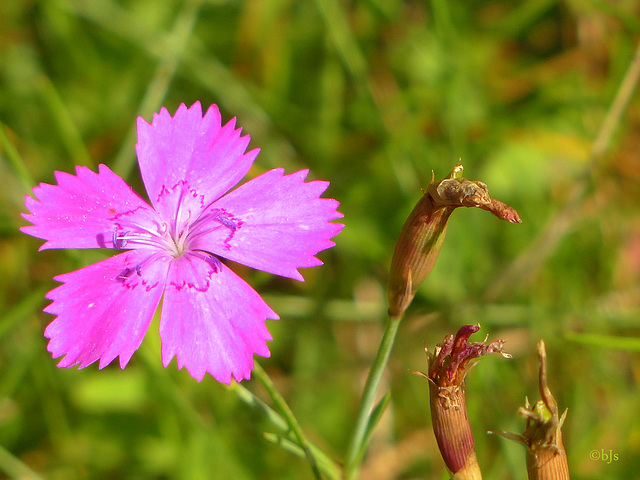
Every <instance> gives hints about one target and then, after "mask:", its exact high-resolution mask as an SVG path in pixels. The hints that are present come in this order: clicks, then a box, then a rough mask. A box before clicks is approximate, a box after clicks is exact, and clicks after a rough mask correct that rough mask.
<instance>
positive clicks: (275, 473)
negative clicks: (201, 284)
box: [0, 0, 640, 480]
mask: <svg viewBox="0 0 640 480" xmlns="http://www.w3.org/2000/svg"><path fill="white" fill-rule="evenodd" d="M639 15H640V2H639V1H637V0H618V1H607V0H573V1H570V0H568V1H564V2H563V1H557V0H525V1H516V2H514V1H508V0H493V1H491V0H470V1H466V2H451V1H448V0H432V1H418V0H415V1H400V0H350V1H346V0H315V1H311V0H248V1H232V0H228V1H224V0H219V1H216V0H199V1H198V0H187V1H180V0H169V1H158V0H118V1H114V0H40V1H39V0H18V1H3V2H1V3H0V120H1V121H2V123H3V127H4V129H3V132H2V136H3V137H4V138H3V139H2V156H1V157H0V169H1V178H2V184H3V186H2V189H1V191H0V201H1V202H2V203H1V205H2V209H0V232H1V237H0V242H1V248H0V269H1V270H0V276H1V278H2V282H0V285H1V287H0V446H1V447H2V448H1V449H0V471H2V472H5V474H6V475H7V478H9V477H11V476H12V475H13V476H16V475H17V473H16V472H21V471H23V470H24V467H25V466H28V468H30V469H32V470H33V471H35V472H37V473H38V474H39V475H40V478H46V479H52V480H57V479H61V480H62V479H64V480H75V479H214V478H215V479H241V480H242V479H301V478H311V477H312V476H311V472H310V470H309V466H308V464H307V463H306V462H305V461H304V460H303V459H300V458H298V457H296V456H294V455H292V454H291V453H289V452H287V451H285V450H283V449H282V448H280V447H279V446H277V445H275V444H274V443H272V442H270V441H268V439H266V438H265V436H264V433H265V432H272V433H278V430H277V429H276V428H275V427H274V426H273V425H272V424H271V423H270V422H269V421H268V420H267V419H266V417H265V415H264V414H263V412H261V411H260V410H258V409H254V408H251V407H249V406H247V405H246V404H245V403H243V402H242V401H241V399H240V398H239V396H238V395H237V394H236V391H235V390H234V389H233V388H231V389H228V388H226V387H225V386H222V385H220V384H218V383H217V382H215V381H214V380H213V379H212V378H211V377H208V376H207V377H205V379H204V381H203V382H202V383H198V382H196V381H195V380H194V379H193V378H191V377H190V376H189V375H188V373H187V372H186V371H184V370H183V371H177V369H176V364H175V361H174V362H173V363H172V364H171V365H170V366H169V367H168V368H167V369H163V368H162V366H161V360H160V353H159V338H158V334H157V324H155V325H152V327H151V329H150V332H149V334H148V335H147V338H146V339H145V342H144V343H143V345H142V347H141V349H140V350H139V351H138V352H137V353H136V354H135V355H134V356H133V358H132V360H131V362H130V364H129V366H128V367H127V368H126V369H125V370H121V369H120V368H119V367H118V365H117V362H114V363H113V364H112V365H110V366H109V367H107V368H105V369H104V370H102V371H99V370H98V369H97V366H96V365H92V366H90V367H88V368H86V369H84V370H80V371H78V370H76V369H70V370H66V369H64V370H63V369H57V368H56V367H55V364H56V361H55V360H52V359H51V358H50V355H49V353H48V352H47V351H46V343H47V342H46V339H45V338H44V337H43V334H42V332H43V329H44V327H45V326H46V324H47V323H48V322H50V321H51V320H52V318H51V316H49V315H47V314H44V313H42V308H43V307H44V306H45V305H46V304H47V301H46V300H45V299H44V295H45V293H46V292H47V291H48V290H50V289H52V288H53V287H54V285H55V284H56V283H55V282H54V281H53V280H52V277H53V276H54V275H56V274H58V273H62V272H67V271H71V270H75V269H78V268H81V267H82V266H85V265H87V264H89V263H92V262H94V261H96V260H97V259H100V258H104V256H105V255H107V254H110V253H111V252H93V251H51V250H48V251H45V252H41V253H38V252H37V249H38V247H39V246H40V245H41V243H42V242H41V241H39V240H37V239H34V238H31V237H27V236H26V235H23V234H21V233H20V232H19V231H18V227H19V226H21V225H25V224H26V222H25V221H24V220H23V219H22V218H21V216H20V212H23V211H24V206H23V203H24V194H25V193H28V192H29V191H30V188H31V187H32V186H34V185H35V184H37V183H39V182H47V183H52V182H53V171H54V170H63V171H72V169H73V167H74V165H88V166H90V167H91V168H94V169H95V168H96V166H97V165H98V164H99V163H105V164H107V165H109V166H110V167H111V168H112V169H114V170H115V171H116V172H117V173H119V174H120V175H122V176H123V177H124V178H125V179H127V180H128V181H129V182H130V183H132V184H133V185H134V186H135V188H136V189H137V190H138V191H140V192H144V190H143V187H142V185H141V182H140V179H139V173H138V171H137V165H136V160H135V152H134V144H135V141H136V139H135V129H134V126H135V119H136V117H137V116H138V115H143V116H144V117H145V118H146V119H147V120H150V119H151V116H152V113H153V112H155V111H158V110H159V108H160V106H162V105H164V106H166V107H167V108H168V109H169V110H170V111H171V112H172V113H173V112H174V111H175V109H176V108H177V106H178V105H179V104H180V103H182V102H185V103H187V104H188V105H191V104H192V103H193V102H194V101H196V100H200V101H201V102H202V103H203V105H204V106H205V108H206V106H208V105H209V104H211V103H217V104H218V105H219V106H220V108H221V110H222V112H223V119H224V120H225V121H226V120H229V119H230V118H232V117H234V116H236V117H237V119H238V124H239V125H240V126H242V127H243V128H244V132H245V133H248V134H250V135H251V138H252V140H251V146H252V147H260V148H261V153H260V155H259V156H258V159H257V161H256V164H255V166H254V168H253V170H252V171H251V172H250V173H251V175H257V174H259V173H261V172H262V171H264V170H267V169H270V168H273V167H276V166H283V167H285V168H286V170H287V171H288V172H292V171H295V170H297V169H301V168H309V169H310V170H311V174H310V178H319V179H325V180H330V181H331V186H330V187H329V190H328V192H327V195H328V196H331V197H334V198H337V199H338V200H339V201H340V202H341V204H342V206H341V208H340V210H341V211H342V212H343V213H344V215H345V218H344V223H345V224H346V227H345V229H344V231H343V233H342V234H340V236H338V237H337V238H336V241H337V246H336V247H335V248H333V249H331V250H329V251H325V252H322V253H321V254H320V258H321V259H322V260H323V261H324V262H325V266H323V267H319V268H315V269H310V270H307V271H305V272H303V273H304V275H305V278H306V282H305V283H298V282H294V281H289V280H284V279H280V278H276V277H273V276H270V275H267V274H264V273H261V272H255V271H252V270H249V269H240V272H241V274H242V275H243V276H244V277H245V278H246V279H247V281H248V282H249V283H251V285H253V286H254V288H256V289H257V290H258V291H259V292H260V293H261V294H263V295H264V297H265V298H266V299H267V301H268V302H269V303H270V305H271V306H272V307H273V308H274V309H275V310H276V311H277V312H278V313H279V314H280V316H281V320H280V321H278V322H269V323H268V326H269V329H270V331H271V332H272V335H273V337H274V340H273V341H272V342H271V343H270V348H271V349H272V357H271V358H269V359H261V360H260V363H261V365H263V367H264V368H265V369H266V370H267V372H268V373H269V374H270V375H271V377H272V378H273V379H274V381H275V383H276V385H277V386H278V388H279V389H280V391H281V392H282V393H283V394H284V396H285V398H286V399H287V401H288V402H289V404H290V406H291V408H292V409H293V411H294V413H295V414H296V416H297V418H298V420H299V421H300V423H301V425H302V427H303V428H304V430H305V432H306V433H307V434H308V436H309V437H310V438H311V439H312V440H313V441H314V442H316V443H318V444H319V445H321V446H322V447H323V448H325V449H326V451H327V452H329V453H330V454H331V455H332V456H333V457H334V458H335V459H336V460H340V459H341V458H343V456H344V452H345V449H346V444H347V441H348V438H349V435H350V433H351V428H352V426H353V416H354V413H355V410H356V408H357V405H358V400H359V397H360V391H361V388H362V383H363V381H364V378H365V376H366V373H367V371H368V368H369V366H370V364H371V360H372V358H373V356H374V355H375V351H376V348H377V345H378V342H379V339H380V335H381V332H382V328H383V324H384V319H385V311H386V304H385V303H386V300H385V293H384V290H385V285H386V279H387V271H388V268H389V262H390V258H391V254H392V252H393V246H394V242H395V240H396V238H397V235H398V233H399V231H400V228H401V227H402V224H403V222H404V220H405V218H406V216H407V215H408V214H409V212H410V211H411V208H412V206H413V205H414V204H415V203H416V202H417V201H418V199H419V197H420V195H421V192H420V188H425V187H426V186H427V185H428V183H429V180H430V179H431V172H432V170H433V171H435V174H436V177H439V178H442V177H444V176H446V175H447V174H448V173H449V171H450V170H451V168H452V167H453V166H454V165H455V164H456V162H457V160H458V158H462V160H463V163H464V166H465V176H466V177H467V178H471V179H479V180H482V181H484V182H486V183H487V184H488V186H489V189H490V192H491V193H492V195H493V196H494V197H496V198H498V199H501V200H503V201H505V202H507V203H509V204H511V205H513V206H514V207H515V208H516V209H517V210H518V211H519V213H520V216H521V217H522V219H523V223H522V224H521V225H510V224H507V223H506V222H500V221H498V220H497V219H496V218H494V217H493V216H491V215H489V214H488V213H487V212H483V211H479V210H473V211H472V210H466V209H465V210H462V209H460V210H457V211H456V212H455V213H454V214H453V215H452V218H451V222H450V224H449V231H448V234H447V238H446V240H445V243H444V247H443V249H442V252H441V255H440V258H439V260H438V262H437V263H436V267H435V269H434V270H433V272H432V274H431V276H430V277H429V278H428V279H427V281H426V282H425V284H424V285H423V286H422V288H421V289H420V291H419V293H418V295H417V297H416V299H415V301H414V303H413V305H412V306H411V307H410V309H409V312H408V314H407V316H406V318H405V319H404V321H403V324H402V325H401V329H400V333H399V336H398V339H397V343H396V345H395V348H394V351H393V353H392V357H391V361H390V364H389V368H388V370H387V375H386V378H385V381H384V383H383V388H382V391H387V390H390V391H391V392H392V402H391V404H390V407H389V409H388V411H387V413H386V414H385V416H384V417H383V419H382V422H381V424H380V426H379V428H378V429H377V430H376V433H375V436H374V438H373V441H372V446H371V449H370V452H369V455H368V456H367V458H366V460H365V463H364V466H363V471H362V478H363V479H373V480H384V479H423V478H424V479H431V478H446V474H445V473H444V465H443V463H442V460H441V459H440V457H439V455H438V452H437V449H436V447H435V441H434V438H433V434H432V432H431V430H430V428H431V427H430V420H429V412H428V393H427V392H428V389H427V385H426V383H425V382H424V380H422V379H420V378H418V377H416V376H414V375H411V374H410V373H409V372H408V369H414V370H421V369H424V368H425V365H426V363H425V355H424V351H423V347H424V346H425V345H426V346H429V347H430V348H432V347H433V346H434V345H435V344H436V343H437V342H440V341H441V340H442V338H443V336H444V335H445V334H448V333H451V332H454V331H456V330H457V329H458V328H459V327H460V326H461V325H462V324H468V323H476V322H480V323H481V324H482V330H481V331H480V333H478V334H476V336H477V337H478V338H477V339H476V340H481V339H482V335H483V334H485V333H488V334H490V339H497V338H505V339H506V340H508V343H507V345H506V350H507V351H509V352H511V353H512V354H513V356H514V358H513V359H512V360H504V359H502V358H501V357H499V356H495V357H490V358H487V359H485V360H483V361H482V362H481V363H480V365H478V366H477V367H476V368H475V369H473V370H472V372H471V373H470V374H469V377H468V380H467V403H468V407H469V413H470V416H471V422H472V426H473V430H474V434H475V438H476V445H477V449H478V458H479V463H480V466H481V468H482V470H483V472H484V473H485V477H486V478H489V479H516V480H521V479H524V478H526V473H525V467H524V449H523V448H522V447H521V446H519V445H516V444H512V443H510V442H508V441H506V440H504V439H501V438H497V437H490V436H488V435H487V434H486V433H485V432H486V430H488V429H495V430H509V431H515V432H521V431H522V428H523V424H522V421H521V419H520V418H519V417H518V416H517V409H518V407H519V406H520V405H522V404H523V403H524V398H525V396H529V398H530V399H531V400H533V401H535V400H537V399H538V398H539V394H538V392H537V368H538V366H537V355H536V349H535V345H536V343H537V341H538V340H539V339H540V338H544V339H545V340H546V342H547V349H548V354H549V363H550V386H551V388H552V390H553V392H554V394H555V395H556V398H557V399H558V401H559V404H560V407H561V408H565V407H568V408H569V414H568V418H567V421H566V424H565V427H564V432H565V445H566V447H567V450H568V455H569V462H570V467H571V470H572V474H573V478H575V479H611V478H619V479H633V478H638V473H637V472H638V471H640V395H639V393H638V383H639V382H640V357H639V355H640V354H639V353H638V350H640V340H639V339H638V333H639V332H640V208H639V207H638V205H639V202H640V188H639V187H640V154H639V153H640V152H639V147H640V136H639V135H640V99H639V98H638V96H637V95H631V93H632V92H633V88H634V87H635V82H636V81H637V78H634V76H633V75H634V74H637V72H633V71H632V72H631V73H630V74H629V75H627V71H628V68H629V66H630V65H632V64H634V57H635V56H636V53H635V49H636V46H637V44H638V40H639V39H640V35H639V34H640V16H639ZM635 66H636V68H637V67H640V57H638V58H636V60H635ZM625 78H626V79H627V82H626V83H625V82H624V79H625ZM621 85H622V87H621ZM620 88H622V92H623V93H622V94H621V95H622V96H621V97H620V98H621V103H620V104H619V105H618V106H615V107H613V108H612V105H613V103H614V99H615V98H616V95H617V92H619V89H620ZM625 92H626V94H627V96H626V97H625V96H624V94H625ZM616 114H617V115H616ZM597 138H599V139H600V140H598V142H596V139H597ZM215 174H216V172H215V170H212V172H211V175H215ZM623 340H624V341H623ZM244 385H245V386H246V387H247V388H249V389H250V390H251V391H253V392H255V394H256V395H257V396H258V397H260V398H264V399H265V401H266V402H267V403H268V402H269V400H268V399H267V397H266V396H265V394H264V391H263V390H262V389H261V387H260V385H259V384H257V383H255V381H249V382H245V384H244ZM594 450H595V451H596V453H597V452H600V453H602V452H604V453H607V454H608V453H609V452H612V453H616V454H618V460H616V461H611V462H609V463H607V461H605V460H604V459H602V458H601V459H599V460H595V459H593V458H592V456H590V455H594V454H592V451H594ZM12 472H13V473H12ZM0 475H2V474H1V473H0ZM24 475H25V476H23V477H21V478H33V477H29V476H26V475H27V474H26V473H24Z"/></svg>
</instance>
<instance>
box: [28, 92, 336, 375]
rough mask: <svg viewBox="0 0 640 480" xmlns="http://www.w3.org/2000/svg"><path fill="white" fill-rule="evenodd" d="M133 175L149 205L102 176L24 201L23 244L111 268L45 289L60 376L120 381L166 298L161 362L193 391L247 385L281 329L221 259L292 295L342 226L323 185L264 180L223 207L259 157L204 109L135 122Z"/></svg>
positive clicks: (61, 182) (86, 176)
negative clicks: (89, 254) (184, 377)
mask: <svg viewBox="0 0 640 480" xmlns="http://www.w3.org/2000/svg"><path fill="white" fill-rule="evenodd" d="M137 127H138V144H137V153H138V163H139V165H140V171H141V173H142V179H143V181H144V184H145V187H146V190H147V194H148V196H149V199H150V201H151V205H149V204H148V203H147V202H146V201H145V200H143V199H142V198H141V197H140V196H138V195H137V194H136V193H135V192H134V191H133V190H132V189H131V187H130V186H129V185H127V183H125V181H124V180H123V179H122V178H120V177H119V176H118V175H116V174H115V173H113V172H112V171H111V170H110V169H109V168H108V167H106V166H105V165H100V167H99V170H98V173H95V172H93V171H91V170H90V169H88V168H87V167H76V175H72V174H69V173H62V172H55V178H56V180H57V183H58V184H57V185H48V184H40V185H39V186H37V187H35V188H34V189H33V193H34V195H35V197H36V198H37V200H36V199H33V198H31V197H29V196H27V197H26V202H25V204H26V207H27V209H28V210H29V211H30V212H31V214H24V217H25V219H27V220H28V221H30V222H31V223H32V224H33V225H31V226H26V227H23V228H22V229H21V230H22V231H23V232H24V233H27V234H29V235H33V236H34V237H38V238H42V239H45V240H46V242H45V243H44V244H43V245H42V246H41V247H40V250H42V249H47V248H111V249H115V250H122V251H123V252H122V253H119V254H117V255H115V256H113V257H110V258H107V259H106V260H103V261H101V262H98V263H95V264H93V265H89V266H88V267H85V268H82V269H80V270H77V271H75V272H71V273H66V274H63V275H59V276H57V277H55V280H57V281H59V282H62V285H60V286H58V287H57V288H55V289H54V290H52V291H50V292H49V293H48V294H47V296H46V297H47V298H48V299H49V300H52V301H53V302H52V303H51V304H49V305H48V306H47V307H46V308H45V310H44V311H45V312H47V313H50V314H52V315H56V318H55V319H54V320H53V322H51V323H50V324H49V326H48V327H47V328H46V330H45V336H46V337H47V338H49V339H50V341H49V344H48V347H47V349H48V350H49V351H50V352H51V353H52V355H53V357H54V358H56V357H59V356H61V355H64V358H63V359H62V360H61V361H60V363H59V364H58V366H59V367H71V366H74V365H79V368H83V367H86V366H87V365H90V364H92V363H93V362H96V361H99V368H103V367H105V366H106V365H108V364H109V363H110V362H111V361H112V360H113V359H114V358H115V357H117V356H119V357H120V367H121V368H124V367H125V366H126V365H127V363H128V362H129V360H130V358H131V356H132V355H133V353H134V352H135V351H136V350H137V349H138V347H139V346H140V344H141V343H142V339H143V338H144V335H145V333H146V331H147V329H148V327H149V324H150V322H151V319H152V317H153V315H154V313H155V311H156V309H157V307H158V304H159V303H160V299H161V298H163V302H162V312H161V317H160V337H161V340H162V362H163V364H164V366H165V367H166V366H167V365H168V364H169V363H170V362H171V359H172V358H173V357H174V356H176V357H177V362H178V368H182V367H186V368H187V370H188V371H189V373H190V374H191V375H192V376H193V377H194V378H196V379H197V380H199V381H200V380H202V378H203V377H204V375H205V373H206V372H209V373H210V374H211V375H212V376H213V377H214V378H216V379H217V380H218V381H220V382H224V383H227V384H228V383H230V382H231V377H233V378H234V379H235V380H236V381H240V380H242V379H247V378H249V377H250V374H251V370H252V369H253V355H254V354H257V355H261V356H263V357H267V356H269V349H268V348H267V344H266V341H267V340H271V336H270V334H269V332H268V331H267V328H266V326H265V321H266V319H268V318H269V319H272V320H277V319H278V315H277V314H276V313H275V312H274V311H273V310H272V309H271V308H270V307H269V306H268V305H267V304H266V303H265V302H264V300H262V298H261V297H260V295H258V293H257V292H256V291H255V290H253V289H252V288H251V287H250V286H249V285H248V284H247V283H245V282H244V281H243V280H242V279H241V278H240V277H238V276H237V275H236V274H235V273H233V271H231V269H229V267H227V266H226V265H225V264H224V263H222V262H221V261H220V260H219V259H218V258H219V257H223V258H227V259H229V260H232V261H234V262H238V263H241V264H243V265H247V266H249V267H252V268H256V269H260V270H263V271H265V272H269V273H273V274H276V275H281V276H284V277H289V278H293V279H296V280H301V281H303V280H304V279H303V277H302V275H301V274H300V272H298V270H297V269H298V268H301V267H313V266H316V265H321V264H322V262H321V261H320V260H318V259H317V258H316V257H314V255H315V254H317V253H318V252H319V251H321V250H324V249H326V248H329V247H332V246H333V245H334V242H332V241H331V240H330V239H331V237H333V236H334V235H337V234H338V233H339V232H340V230H341V229H342V227H343V225H341V224H339V223H331V222H330V221H331V220H334V219H337V218H340V217H342V214H341V213H340V212H338V211H336V209H337V208H338V206H339V203H338V202H337V201H336V200H333V199H328V198H320V195H321V194H322V193H323V192H324V191H325V190H326V188H327V186H328V185H329V183H328V182H322V181H312V182H307V183H305V181H304V180H305V177H306V176H307V173H308V170H301V171H299V172H296V173H292V174H290V175H284V171H283V169H280V168H279V169H274V170H270V171H268V172H266V173H264V174H262V175H260V176H258V177H256V178H254V179H252V180H250V181H248V182H247V183H245V184H243V185H242V186H240V187H238V188H237V189H235V190H233V191H231V192H229V193H227V192H228V191H229V190H230V189H231V188H232V187H233V186H234V185H235V184H236V183H238V182H239V181H240V180H241V179H242V178H243V177H244V176H245V174H246V173H247V171H248V170H249V168H250V167H251V164H252V163H253V161H254V159H255V158H256V156H257V154H258V150H257V149H256V150H251V151H249V152H246V153H245V150H246V148H247V146H248V144H249V140H250V139H249V136H243V137H241V136H240V132H241V129H240V128H238V129H236V128H235V119H233V120H231V121H230V122H229V123H227V124H226V125H224V126H223V125H222V123H221V117H220V112H219V110H218V108H217V107H216V106H215V105H213V106H211V107H210V108H209V110H208V111H207V113H206V114H205V115H204V117H203V116H202V109H201V107H200V103H198V102H197V103H195V104H194V105H193V106H192V107H191V108H187V107H186V106H185V105H184V104H183V105H181V106H180V107H179V108H178V110H177V112H176V114H175V116H174V117H171V115H170V114H169V112H168V111H167V110H166V109H165V108H162V109H161V110H160V113H159V114H154V117H153V121H152V122H151V124H148V123H147V122H146V121H145V120H144V119H142V118H138V125H137Z"/></svg>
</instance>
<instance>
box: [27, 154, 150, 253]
mask: <svg viewBox="0 0 640 480" xmlns="http://www.w3.org/2000/svg"><path fill="white" fill-rule="evenodd" d="M55 177H56V180H57V182H58V184H57V185H49V184H46V183H41V184H40V185H39V186H37V187H35V188H34V189H33V193H34V195H35V196H36V198H37V200H36V199H34V198H32V197H30V196H27V197H26V200H25V205H26V207H27V209H29V211H30V212H31V214H23V215H22V216H23V217H24V218H25V219H27V220H28V221H30V222H31V223H33V225H30V226H26V227H22V228H21V229H20V230H22V231H23V232H24V233H27V234H29V235H33V236H34V237H38V238H43V239H45V240H47V241H46V242H45V243H44V244H43V245H42V246H41V247H40V250H44V249H47V248H113V238H114V232H115V231H116V229H117V227H118V225H121V224H122V222H123V218H125V217H126V218H127V219H128V221H132V222H133V223H136V224H139V225H154V224H157V222H158V220H157V218H158V217H157V214H156V213H155V212H154V211H153V209H152V208H151V207H150V206H149V205H148V204H147V203H146V202H145V201H144V200H143V199H142V198H140V197H139V196H138V194H137V193H135V192H134V191H133V190H132V189H131V187H130V186H129V185H127V183H126V182H125V181H124V180H123V179H122V178H120V177H119V176H118V175H116V174H115V173H113V172H112V171H111V170H110V169H109V167H107V166H105V165H100V167H99V170H98V173H95V172H93V171H91V170H90V169H89V168H87V167H76V175H72V174H70V173H64V172H55ZM154 222H155V223H154Z"/></svg>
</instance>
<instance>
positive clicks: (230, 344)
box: [160, 254, 279, 384]
mask: <svg viewBox="0 0 640 480" xmlns="http://www.w3.org/2000/svg"><path fill="white" fill-rule="evenodd" d="M203 279H204V281H203ZM267 318H270V319H273V320H277V319H278V318H279V317H278V315H277V314H276V313H275V312H274V311H273V310H271V308H269V306H268V305H267V304H266V303H265V302H264V300H262V298H261V297H260V295H258V294H257V293H256V292H255V290H253V289H252V288H251V287H250V286H249V285H247V284H246V283H245V282H244V280H242V279H241V278H239V277H238V276H237V275H236V274H235V273H233V272H232V271H231V270H230V269H229V268H228V267H227V266H226V265H224V264H222V263H220V262H219V261H218V260H217V259H215V258H214V257H209V259H208V260H207V259H203V258H202V257H199V256H197V255H195V254H186V255H183V256H181V257H179V258H177V259H174V260H173V262H172V264H171V269H170V271H169V277H168V281H167V287H166V289H165V296H164V301H163V306H162V316H161V319H160V337H161V338H162V361H163V364H164V366H165V367H166V366H167V365H169V363H170V362H171V359H172V358H173V357H174V356H176V357H177V360H178V368H182V367H186V368H187V370H188V371H189V373H190V374H191V375H192V376H193V377H194V378H195V379H197V380H198V381H201V380H202V378H203V377H204V375H205V373H206V372H209V373H210V374H211V375H212V376H213V377H214V378H215V379H216V380H218V381H219V382H223V383H226V384H229V383H230V382H231V377H232V376H233V378H234V379H235V380H236V381H240V380H242V379H248V378H249V377H250V374H251V370H252V369H253V355H254V354H258V355H261V356H263V357H268V356H269V349H268V348H267V344H266V341H267V340H271V335H269V332H268V331H267V328H266V327H265V320H266V319H267Z"/></svg>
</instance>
